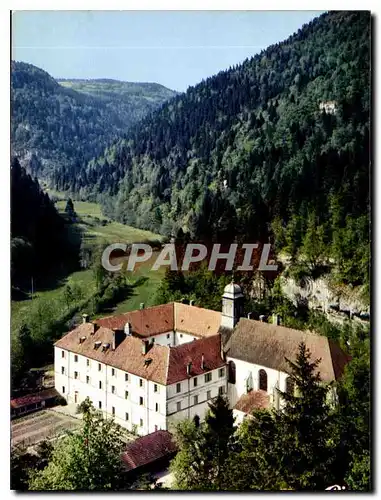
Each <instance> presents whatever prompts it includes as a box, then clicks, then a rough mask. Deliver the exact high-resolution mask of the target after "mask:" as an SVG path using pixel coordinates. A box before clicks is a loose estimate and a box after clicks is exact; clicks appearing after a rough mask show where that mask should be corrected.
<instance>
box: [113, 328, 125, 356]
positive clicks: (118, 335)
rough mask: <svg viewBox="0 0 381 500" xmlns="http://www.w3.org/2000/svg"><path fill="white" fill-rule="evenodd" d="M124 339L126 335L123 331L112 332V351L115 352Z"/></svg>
mask: <svg viewBox="0 0 381 500" xmlns="http://www.w3.org/2000/svg"><path fill="white" fill-rule="evenodd" d="M125 338H126V334H125V333H124V331H123V330H117V329H115V330H113V332H112V344H111V347H112V350H113V351H115V349H116V348H117V347H118V345H120V344H121V343H122V342H123V340H124V339H125Z"/></svg>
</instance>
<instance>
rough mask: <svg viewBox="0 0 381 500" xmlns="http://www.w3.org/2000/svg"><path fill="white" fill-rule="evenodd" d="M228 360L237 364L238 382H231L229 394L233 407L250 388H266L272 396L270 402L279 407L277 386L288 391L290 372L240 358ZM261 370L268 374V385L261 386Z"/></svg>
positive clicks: (266, 378) (266, 377) (256, 389)
mask: <svg viewBox="0 0 381 500" xmlns="http://www.w3.org/2000/svg"><path fill="white" fill-rule="evenodd" d="M227 362H228V363H229V362H233V363H234V364H235V373H236V382H235V384H231V383H229V384H228V385H229V387H228V396H229V401H230V404H231V406H232V407H234V406H235V404H236V403H237V401H238V400H239V398H240V397H241V396H243V395H244V394H247V393H248V392H249V391H250V390H254V391H258V390H260V389H261V390H265V391H266V392H267V394H268V395H269V397H270V404H272V405H275V406H276V407H278V404H279V403H278V398H277V391H276V388H278V389H280V390H281V391H286V380H287V378H288V376H289V375H288V374H287V373H284V372H281V371H279V370H274V369H273V368H267V367H266V366H262V365H256V364H254V363H249V362H247V361H242V360H240V359H234V358H229V357H228V358H227ZM260 370H263V371H264V373H265V374H266V376H265V377H263V379H264V380H267V384H266V385H267V387H266V388H265V387H264V386H262V387H261V386H260Z"/></svg>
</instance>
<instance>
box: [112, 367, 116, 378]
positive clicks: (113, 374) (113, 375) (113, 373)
mask: <svg viewBox="0 0 381 500" xmlns="http://www.w3.org/2000/svg"><path fill="white" fill-rule="evenodd" d="M111 376H112V377H115V368H111Z"/></svg>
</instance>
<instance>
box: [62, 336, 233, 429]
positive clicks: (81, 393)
mask: <svg viewBox="0 0 381 500" xmlns="http://www.w3.org/2000/svg"><path fill="white" fill-rule="evenodd" d="M184 335H185V334H184ZM183 339H185V337H182V338H180V337H179V340H183ZM191 341H193V336H192V337H191ZM181 343H183V342H181ZM54 360H55V362H54V372H55V387H56V389H57V391H58V392H59V393H60V394H62V396H63V397H65V398H66V399H67V401H68V403H75V404H80V403H81V402H82V401H84V400H85V399H86V397H89V398H90V399H91V401H92V403H93V405H94V407H95V408H97V409H99V410H101V411H102V412H104V413H105V414H108V415H109V416H114V418H115V422H116V423H118V424H119V425H121V426H122V427H125V428H126V429H128V430H129V431H133V430H134V431H136V432H138V433H139V434H140V435H145V434H149V433H151V432H154V431H155V430H160V429H162V430H168V427H170V426H171V424H173V423H174V422H176V421H178V420H182V419H184V418H193V417H194V416H196V415H198V416H199V417H200V420H203V418H204V415H205V411H206V410H207V408H208V404H207V403H208V401H209V402H210V401H211V400H212V399H213V398H215V397H216V396H217V395H218V394H219V393H220V394H226V392H227V370H226V367H223V368H218V369H216V370H212V371H210V372H206V373H203V374H202V375H199V376H197V377H189V379H187V380H183V381H180V382H178V383H176V384H172V385H168V386H165V385H161V384H158V383H156V382H154V381H151V380H146V379H144V378H141V377H139V376H136V375H134V374H131V373H127V372H124V371H122V370H119V369H117V368H113V367H111V366H108V365H105V364H103V363H99V362H98V361H96V360H93V359H90V358H87V357H85V356H81V355H79V354H74V353H72V352H69V351H67V350H64V349H61V348H59V347H55V353H54Z"/></svg>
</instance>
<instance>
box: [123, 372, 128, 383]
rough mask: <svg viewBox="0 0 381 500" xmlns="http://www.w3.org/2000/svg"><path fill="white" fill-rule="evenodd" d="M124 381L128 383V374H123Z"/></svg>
mask: <svg viewBox="0 0 381 500" xmlns="http://www.w3.org/2000/svg"><path fill="white" fill-rule="evenodd" d="M124 381H125V382H128V373H125V374H124Z"/></svg>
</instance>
